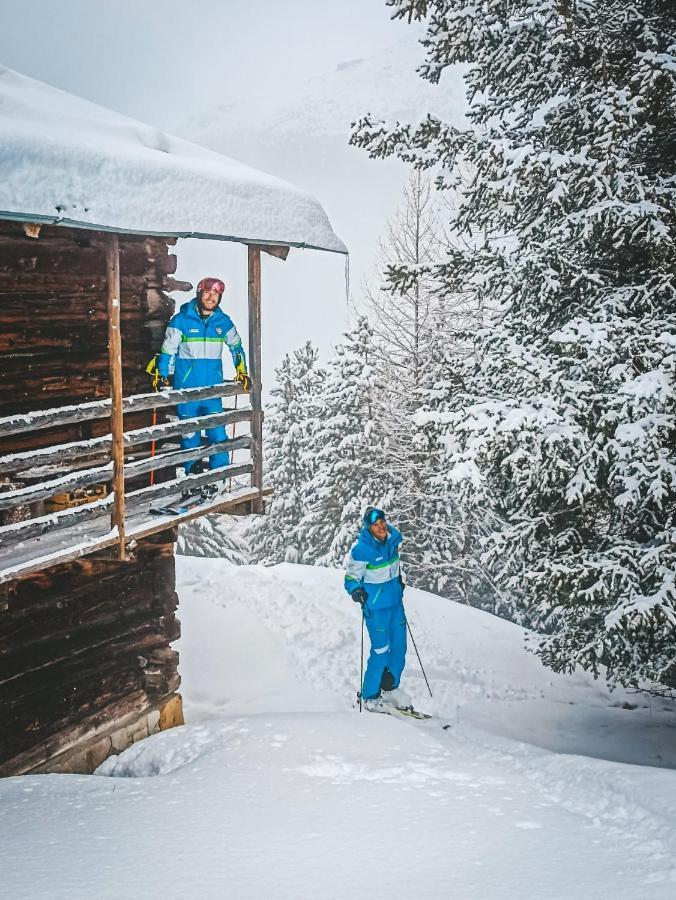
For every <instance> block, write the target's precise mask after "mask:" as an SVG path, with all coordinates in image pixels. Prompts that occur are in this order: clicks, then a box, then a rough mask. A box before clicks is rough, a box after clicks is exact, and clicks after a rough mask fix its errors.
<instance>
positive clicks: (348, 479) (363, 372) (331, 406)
mask: <svg viewBox="0 0 676 900" xmlns="http://www.w3.org/2000/svg"><path fill="white" fill-rule="evenodd" d="M343 337H344V339H343V341H342V342H341V343H340V344H338V345H337V347H336V349H335V354H334V356H333V357H332V358H331V360H330V361H329V364H328V366H327V372H326V377H325V379H324V381H323V383H322V386H321V393H320V394H319V396H318V400H319V410H318V413H319V421H320V423H321V424H320V428H319V430H318V431H317V432H316V434H315V443H314V454H313V456H314V465H316V470H315V474H314V477H313V478H312V481H311V482H310V484H309V485H308V492H307V493H308V495H309V497H310V498H311V499H310V503H309V505H308V508H307V511H306V515H305V518H304V520H303V522H302V525H301V533H302V541H303V546H304V547H307V552H308V558H309V559H311V560H312V562H314V563H316V564H318V565H341V564H342V562H343V559H344V557H345V554H346V552H347V550H348V549H349V547H350V545H351V543H352V541H354V538H355V536H356V531H357V529H358V528H359V527H360V524H361V521H360V520H361V515H362V513H363V511H364V509H365V508H366V506H367V505H368V504H383V503H384V504H385V505H386V502H387V501H386V495H387V491H388V487H389V482H390V477H389V474H388V472H387V471H386V470H384V468H383V465H382V446H383V441H384V439H385V436H384V435H383V431H382V427H381V426H382V417H380V416H379V411H378V409H379V407H378V402H379V399H380V398H382V397H383V396H384V393H383V385H382V383H381V381H380V377H379V372H378V367H377V365H376V364H375V360H374V358H373V331H372V329H371V327H370V325H369V323H368V320H367V319H366V317H365V316H360V317H359V318H358V319H357V321H356V323H355V325H354V327H353V328H352V329H351V330H350V331H348V332H346V333H345V334H344V336H343Z"/></svg>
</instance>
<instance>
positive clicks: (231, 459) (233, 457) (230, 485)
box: [228, 394, 237, 494]
mask: <svg viewBox="0 0 676 900" xmlns="http://www.w3.org/2000/svg"><path fill="white" fill-rule="evenodd" d="M235 409H237V394H235ZM236 428H237V422H233V423H232V440H233V441H234V440H235V429H236ZM234 461H235V451H234V450H233V451H232V452H231V453H230V462H231V463H233V462H234ZM228 493H229V494H231V493H232V475H231V476H230V481H229V482H228Z"/></svg>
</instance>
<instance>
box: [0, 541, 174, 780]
mask: <svg viewBox="0 0 676 900" xmlns="http://www.w3.org/2000/svg"><path fill="white" fill-rule="evenodd" d="M175 538H176V535H175V534H174V532H173V529H172V530H170V531H164V532H162V533H161V534H158V535H153V536H152V537H150V538H147V539H146V540H144V541H142V542H140V543H139V546H138V548H137V550H136V552H135V554H134V556H133V558H132V559H131V560H129V561H128V562H126V563H119V562H118V561H116V560H113V559H105V558H101V557H98V558H97V557H96V556H88V557H84V558H82V559H79V560H76V561H74V562H71V563H66V564H63V565H59V566H54V567H53V568H51V569H48V570H45V571H43V572H39V573H37V574H34V575H29V576H27V577H25V578H23V579H21V580H19V581H15V582H12V583H11V584H10V585H9V586H7V587H5V588H0V710H2V714H1V720H2V727H1V728H0V775H10V774H14V773H16V772H23V771H30V770H31V769H32V768H37V767H41V768H42V769H45V768H46V769H47V770H48V769H49V765H46V766H45V763H48V761H49V759H50V758H54V757H56V756H58V754H59V753H61V752H62V751H63V750H64V748H65V747H67V746H69V745H70V744H72V743H73V735H74V734H75V735H77V736H80V737H81V739H82V740H86V738H87V735H88V733H91V732H92V731H93V730H94V729H95V728H97V727H100V726H101V725H102V724H103V725H105V724H109V726H110V727H111V728H112V729H114V727H115V723H116V722H117V721H119V720H120V719H123V718H124V717H125V716H127V715H128V714H129V713H141V712H142V711H143V710H144V709H148V708H150V707H151V706H153V705H156V704H157V702H158V701H159V700H161V699H162V698H165V697H168V696H169V695H171V694H172V692H174V691H175V690H176V689H177V688H178V686H179V682H180V678H179V675H178V672H177V662H178V654H177V653H176V652H175V651H173V650H171V648H170V647H169V644H170V643H171V642H172V641H174V640H176V639H177V638H178V637H179V634H180V626H179V622H178V619H177V618H176V615H175V611H176V606H177V602H178V601H177V596H176V590H175V571H174V543H173V542H174V540H175ZM107 719H109V721H108V722H107ZM85 721H86V723H87V728H86V729H85V730H84V733H82V734H80V732H82V727H81V726H82V723H83V722H85Z"/></svg>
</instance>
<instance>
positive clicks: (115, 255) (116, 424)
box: [106, 234, 126, 559]
mask: <svg viewBox="0 0 676 900" xmlns="http://www.w3.org/2000/svg"><path fill="white" fill-rule="evenodd" d="M106 281H107V284H108V363H109V369H110V402H111V408H110V430H111V433H112V439H113V446H112V452H111V455H112V459H113V483H112V487H113V491H114V492H115V499H114V501H113V512H112V516H111V525H112V526H113V527H116V528H117V533H118V535H119V538H120V541H119V544H118V557H119V559H125V556H126V549H125V539H124V424H123V418H122V340H121V336H120V246H119V240H118V237H117V235H116V234H109V235H108V236H107V239H106Z"/></svg>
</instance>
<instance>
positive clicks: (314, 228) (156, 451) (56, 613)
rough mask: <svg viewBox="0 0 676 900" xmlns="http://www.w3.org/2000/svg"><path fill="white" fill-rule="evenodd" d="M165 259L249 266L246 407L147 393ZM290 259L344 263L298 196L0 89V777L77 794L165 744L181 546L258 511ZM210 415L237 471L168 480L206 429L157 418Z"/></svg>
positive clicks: (277, 184)
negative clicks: (222, 249) (200, 411)
mask: <svg viewBox="0 0 676 900" xmlns="http://www.w3.org/2000/svg"><path fill="white" fill-rule="evenodd" d="M206 197H208V204H207V203H206V201H205V198H206ZM168 198H170V202H168ZM181 237H195V238H210V239H219V240H230V241H237V242H240V243H242V244H244V245H245V246H246V250H245V259H246V263H244V261H243V264H246V265H247V267H248V301H249V306H248V309H249V322H248V359H249V370H250V374H251V376H252V379H253V387H252V390H251V392H250V394H249V395H246V396H244V395H243V394H242V389H241V388H240V386H239V385H237V384H235V383H233V382H224V383H223V384H222V385H216V386H214V387H210V388H193V389H188V390H174V389H167V390H162V391H159V392H158V391H156V390H153V389H152V385H151V383H150V379H149V377H148V375H147V374H146V371H145V368H146V364H147V362H148V360H149V359H151V358H152V356H153V354H154V353H155V352H157V350H158V349H159V347H160V345H161V343H162V338H163V335H164V329H165V327H166V324H167V322H168V320H169V318H170V316H171V315H172V312H173V308H174V303H173V301H172V300H171V299H170V297H169V293H170V292H177V291H186V292H187V291H189V290H190V289H191V285H190V284H188V283H184V282H179V281H176V280H175V279H174V278H173V277H172V276H173V275H174V273H175V272H176V266H177V257H176V255H175V252H172V251H175V249H176V244H177V239H178V238H181ZM291 247H313V248H316V249H325V250H329V251H332V252H339V253H344V252H345V247H344V245H343V244H342V242H341V241H340V240H339V238H337V237H336V236H335V234H334V233H333V231H332V230H331V226H330V224H329V222H328V219H327V217H326V215H325V213H324V211H323V210H322V208H321V206H320V205H319V203H318V202H317V201H316V200H314V198H312V197H310V196H309V195H307V194H305V193H304V192H302V191H299V190H298V189H296V188H294V187H293V186H291V185H288V184H286V183H284V182H282V181H279V180H277V179H274V178H272V177H271V176H268V175H264V174H262V173H258V172H255V171H254V170H252V169H249V168H247V167H245V166H243V165H241V164H239V163H236V162H234V161H232V160H228V159H226V158H225V157H221V156H219V155H218V154H215V153H211V152H210V151H207V150H204V149H203V148H199V147H196V146H194V145H191V144H189V143H187V142H185V141H180V140H178V139H176V138H172V137H170V136H169V135H165V134H163V133H160V132H157V130H156V129H151V128H148V127H147V126H144V125H142V124H141V123H138V122H134V121H132V120H129V119H127V118H125V117H123V116H119V115H117V114H115V113H112V112H109V111H107V110H103V109H102V108H100V107H96V106H94V105H93V104H90V103H87V102H86V101H83V100H80V99H79V98H76V97H73V96H72V95H68V94H65V93H63V92H61V91H57V90H55V89H53V88H50V87H49V86H47V85H44V84H41V83H40V82H36V81H34V80H32V79H28V78H25V77H24V76H21V75H19V74H17V73H15V72H11V71H9V70H0V774H1V775H16V774H22V773H28V772H32V773H36V772H54V771H60V772H92V771H93V770H94V769H95V768H96V767H97V766H98V765H99V764H100V763H101V762H102V761H103V760H104V759H105V758H106V757H107V756H108V755H110V754H111V753H118V752H120V751H121V750H123V749H125V748H126V747H127V746H129V745H130V744H131V743H133V742H135V741H137V740H140V739H142V738H144V737H146V736H147V735H149V734H152V733H153V732H155V731H158V730H160V729H163V728H168V727H171V726H173V725H177V724H180V723H182V721H183V713H182V706H181V699H180V694H179V693H178V688H179V685H180V674H179V667H178V654H177V653H176V652H175V651H174V650H172V647H171V645H172V642H173V641H175V640H176V639H177V638H178V637H179V634H180V625H179V620H178V618H177V615H176V613H177V606H178V598H177V595H176V589H175V566H174V562H175V560H174V543H175V541H176V536H177V528H178V525H179V524H180V523H181V522H183V521H187V520H189V519H193V518H195V517H198V516H201V515H205V514H208V513H213V512H218V511H229V512H238V513H248V512H259V513H260V512H262V511H263V503H264V497H265V494H266V489H265V486H264V484H263V459H262V442H261V433H262V416H263V411H262V408H261V381H260V365H261V253H265V252H267V253H270V254H271V255H273V256H276V257H278V258H280V259H285V258H286V255H287V254H288V252H289V249H290V248H291ZM188 296H191V295H188ZM242 324H243V323H240V325H242ZM241 330H242V332H245V329H244V328H241ZM243 336H244V335H243ZM206 397H222V398H224V401H225V405H224V410H223V412H222V413H220V414H218V413H217V414H214V415H213V416H210V417H208V418H209V422H208V423H207V424H209V425H217V424H223V425H226V427H229V426H230V425H232V424H234V423H243V424H242V426H241V427H240V436H239V437H237V438H235V439H234V440H230V441H229V442H228V443H227V445H223V446H224V447H226V448H227V449H229V450H232V451H236V452H235V454H234V456H233V457H232V458H231V462H230V464H229V465H228V466H225V467H222V468H220V469H214V470H210V471H208V472H203V473H201V474H198V475H189V476H184V475H183V473H182V464H183V463H185V462H186V461H187V460H188V459H193V458H194V457H195V455H196V452H195V450H190V451H184V450H181V448H180V445H179V438H180V435H181V434H183V433H188V432H190V431H194V430H195V429H196V427H202V428H203V427H205V419H204V418H202V419H201V420H200V422H199V424H198V423H196V422H195V421H193V420H182V421H181V420H178V419H177V418H176V417H175V416H172V412H173V407H174V406H175V404H176V403H177V402H180V401H185V400H187V399H200V398H206ZM243 429H248V430H247V431H246V433H243ZM218 446H221V445H217V446H216V447H215V448H210V452H213V450H214V449H217V448H218ZM206 455H207V452H206V450H205V451H203V453H202V456H206ZM209 485H211V486H212V487H211V490H210V493H209V494H208V495H205V496H204V497H203V498H202V499H201V500H200V501H199V502H198V504H197V505H194V506H191V507H190V508H182V507H181V498H182V496H184V494H185V491H186V490H187V489H190V488H196V487H205V486H209ZM172 504H173V505H174V507H175V508H176V509H178V510H179V511H178V512H177V513H167V512H164V513H162V512H159V513H158V510H160V509H161V508H164V507H166V506H169V505H172Z"/></svg>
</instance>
